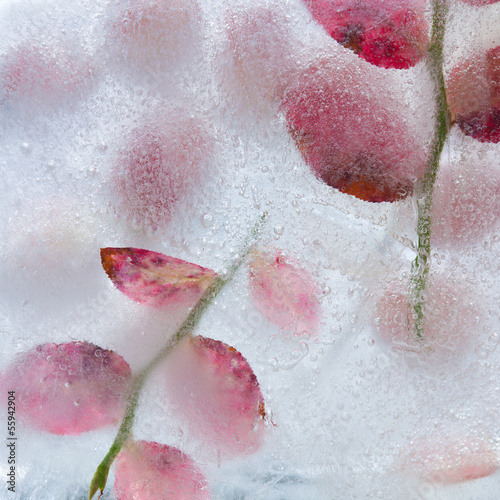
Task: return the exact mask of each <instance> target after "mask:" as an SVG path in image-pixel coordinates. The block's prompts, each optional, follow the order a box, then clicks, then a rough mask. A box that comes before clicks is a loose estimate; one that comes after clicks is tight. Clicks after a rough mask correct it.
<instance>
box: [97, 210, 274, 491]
mask: <svg viewBox="0 0 500 500" xmlns="http://www.w3.org/2000/svg"><path fill="white" fill-rule="evenodd" d="M266 218H267V213H264V214H262V215H261V216H260V217H259V219H258V221H257V222H256V223H255V225H254V227H253V229H252V231H251V233H250V234H249V236H248V237H247V238H246V240H245V242H244V244H243V248H242V250H241V252H240V254H239V255H238V257H237V259H236V260H235V262H234V263H232V264H231V266H230V267H229V269H228V270H227V272H226V273H225V275H224V276H218V277H217V278H215V280H214V282H213V283H212V286H211V287H210V288H208V290H207V291H206V292H205V293H204V294H203V296H202V297H201V299H200V300H199V301H198V302H197V304H196V305H195V306H194V307H193V309H192V310H191V312H190V313H189V314H188V316H187V318H186V319H185V320H184V321H183V323H182V324H181V326H180V327H179V329H178V330H177V332H176V333H175V335H174V336H173V337H172V338H171V339H169V341H168V343H167V344H166V345H165V346H164V347H163V348H162V349H161V350H160V351H159V352H158V354H157V355H156V356H155V357H154V358H153V359H152V360H151V361H150V363H149V364H148V365H147V366H146V367H145V368H144V369H143V370H142V371H141V372H139V373H138V374H137V375H136V376H135V377H134V379H133V382H132V388H131V390H130V395H129V398H128V404H127V408H126V410H125V417H124V418H123V420H122V423H121V424H120V428H119V429H118V433H117V434H116V438H115V440H114V441H113V444H112V445H111V448H110V449H109V451H108V453H107V454H106V456H105V457H104V459H103V461H102V462H101V463H100V464H99V466H98V467H97V470H96V472H95V474H94V477H93V478H92V481H91V483H90V489H89V500H91V499H92V498H93V497H94V495H95V494H96V493H97V491H98V490H100V492H101V495H102V493H103V490H104V488H105V486H106V482H107V479H108V473H109V469H110V467H111V464H112V463H113V461H114V460H115V458H116V457H117V456H118V453H120V450H121V449H122V447H123V445H124V444H125V442H126V441H127V439H128V438H129V437H130V435H131V434H132V426H133V424H134V419H135V411H136V409H137V405H138V402H139V395H140V392H141V390H142V388H143V386H144V383H145V382H146V380H147V378H148V377H149V375H150V374H151V372H152V371H153V370H154V369H155V368H156V367H157V366H158V364H160V363H161V362H162V361H163V360H164V359H165V358H166V357H167V356H168V355H169V354H170V352H171V351H172V350H173V349H174V347H175V346H176V345H177V344H179V342H181V341H182V340H183V339H184V338H186V337H188V336H189V335H191V332H192V331H193V330H194V329H195V327H196V326H197V325H198V323H199V322H200V320H201V318H202V316H203V314H204V313H205V311H206V310H207V309H208V307H209V306H210V304H211V303H212V302H213V301H214V299H215V298H216V297H217V295H218V294H219V293H220V291H221V290H222V289H223V288H224V287H225V286H226V285H227V284H228V283H229V282H230V281H231V280H232V279H233V277H234V275H235V274H236V271H238V269H239V268H240V267H241V265H242V264H243V262H244V261H245V258H246V257H247V255H248V254H249V253H250V251H251V250H252V247H253V245H254V244H255V242H256V241H257V240H258V238H259V234H260V230H261V228H262V226H263V224H264V222H265V221H266ZM99 498H100V497H99Z"/></svg>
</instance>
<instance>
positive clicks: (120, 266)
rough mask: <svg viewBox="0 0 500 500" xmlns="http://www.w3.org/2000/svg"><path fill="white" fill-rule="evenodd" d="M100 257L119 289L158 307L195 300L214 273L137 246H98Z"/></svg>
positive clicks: (137, 300) (135, 298)
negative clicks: (99, 247)
mask: <svg viewBox="0 0 500 500" xmlns="http://www.w3.org/2000/svg"><path fill="white" fill-rule="evenodd" d="M101 261H102V267H103V268H104V270H105V271H106V273H107V275H108V276H109V277H110V279H111V281H112V282H113V284H114V285H115V286H116V288H118V290H120V291H121V292H123V293H124V294H125V295H126V296H127V297H129V298H130V299H132V300H134V301H136V302H139V303H140V304H145V305H148V306H152V307H158V308H161V307H164V306H166V305H169V304H173V303H178V302H184V301H186V300H192V301H196V300H198V299H199V298H201V296H202V295H203V294H204V293H205V291H206V290H207V289H208V288H209V286H210V285H211V284H212V282H213V280H214V278H215V277H216V276H217V275H216V273H215V272H214V271H212V270H211V269H206V268H204V267H201V266H198V265H196V264H191V263H190V262H186V261H184V260H181V259H175V258H174V257H168V256H167V255H163V254H161V253H158V252H152V251H150V250H142V249H139V248H101Z"/></svg>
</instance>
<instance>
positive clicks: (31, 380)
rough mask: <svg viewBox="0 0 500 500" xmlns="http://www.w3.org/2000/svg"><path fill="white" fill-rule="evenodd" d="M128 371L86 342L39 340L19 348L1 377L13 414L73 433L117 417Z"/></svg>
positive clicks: (39, 426) (118, 359)
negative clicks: (12, 400)
mask: <svg viewBox="0 0 500 500" xmlns="http://www.w3.org/2000/svg"><path fill="white" fill-rule="evenodd" d="M130 380H131V371H130V367H129V366H128V364H127V363H126V362H125V360H124V359H123V358H122V357H121V356H119V355H118V354H116V353H114V352H113V351H107V350H105V349H101V348H100V347H97V346H96V345H94V344H90V343H88V342H69V343H66V344H44V345H40V346H38V347H36V348H35V349H33V350H32V351H29V352H27V353H24V354H22V355H21V356H19V357H18V359H16V361H15V362H14V363H13V364H12V365H11V366H10V367H9V368H8V369H7V371H6V373H5V374H4V375H3V377H2V385H3V387H4V388H5V389H6V390H9V391H15V393H16V408H17V410H16V411H17V412H18V414H19V417H20V418H21V419H22V420H24V421H25V422H27V423H28V424H29V425H31V426H32V427H34V428H35V429H38V430H42V431H46V432H51V433H53V434H70V435H76V434H80V433H82V432H86V431H89V430H93V429H98V428H100V427H104V426H109V425H115V424H117V423H119V422H120V420H121V419H122V417H123V414H124V409H125V404H126V401H127V397H128V391H129V387H130Z"/></svg>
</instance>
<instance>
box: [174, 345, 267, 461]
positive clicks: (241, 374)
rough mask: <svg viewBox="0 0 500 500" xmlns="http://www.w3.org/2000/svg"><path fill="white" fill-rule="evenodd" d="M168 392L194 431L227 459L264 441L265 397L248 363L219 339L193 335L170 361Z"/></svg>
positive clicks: (248, 452) (249, 450)
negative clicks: (226, 456)
mask: <svg viewBox="0 0 500 500" xmlns="http://www.w3.org/2000/svg"><path fill="white" fill-rule="evenodd" d="M167 392H168V396H169V398H170V399H171V400H172V401H173V402H174V403H175V404H177V405H178V406H179V411H180V412H181V414H182V415H183V416H184V417H185V418H186V421H187V423H188V425H189V426H190V428H191V429H192V431H193V432H194V433H200V434H201V436H200V438H201V439H203V440H204V441H208V442H210V443H212V444H213V445H214V446H216V447H217V449H219V450H221V451H222V452H224V453H226V454H228V455H235V454H245V455H248V454H251V453H254V452H255V451H257V449H258V448H259V446H260V445H261V443H262V439H263V424H264V420H263V418H264V416H265V411H264V399H263V397H262V393H261V391H260V388H259V383H258V381H257V377H256V376H255V374H254V373H253V371H252V369H251V367H250V365H249V364H248V362H247V360H246V359H245V358H244V357H243V356H242V355H241V353H239V352H238V351H237V350H236V349H234V348H233V347H231V346H229V345H227V344H224V343H223V342H220V341H218V340H213V339H209V338H205V337H192V338H190V339H188V340H187V341H186V342H185V343H184V344H182V345H181V346H179V347H178V348H177V349H176V351H175V352H174V353H173V354H172V355H171V356H170V358H169V359H168V362H167Z"/></svg>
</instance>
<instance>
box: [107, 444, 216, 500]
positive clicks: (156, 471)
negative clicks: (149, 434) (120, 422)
mask: <svg viewBox="0 0 500 500" xmlns="http://www.w3.org/2000/svg"><path fill="white" fill-rule="evenodd" d="M115 492H116V497H117V499H118V500H136V499H141V500H159V499H160V498H171V499H172V500H208V499H209V498H210V494H209V492H208V488H207V485H206V481H205V478H204V477H203V474H202V473H201V471H200V470H199V469H198V467H197V466H196V464H195V462H194V461H193V460H192V459H191V458H190V457H189V456H188V455H185V454H184V453H182V451H181V450H179V449H177V448H173V447H172V446H167V445H164V444H159V443H155V442H151V441H129V442H128V443H127V444H126V445H125V446H124V447H123V449H122V451H121V452H120V454H119V455H118V457H117V459H116V474H115Z"/></svg>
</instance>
